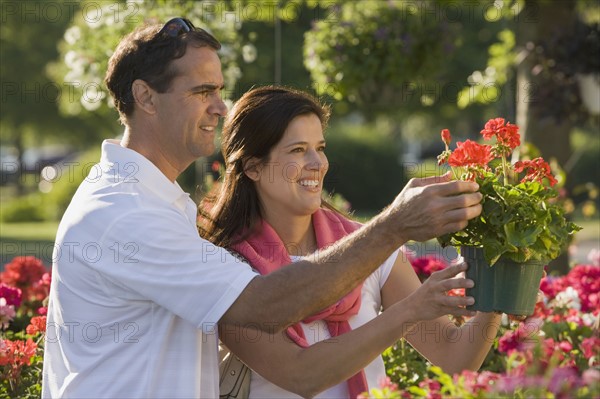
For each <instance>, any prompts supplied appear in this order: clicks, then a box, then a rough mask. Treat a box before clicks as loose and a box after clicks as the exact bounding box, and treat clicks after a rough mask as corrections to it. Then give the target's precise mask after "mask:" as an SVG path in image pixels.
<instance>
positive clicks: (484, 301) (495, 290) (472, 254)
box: [460, 247, 544, 316]
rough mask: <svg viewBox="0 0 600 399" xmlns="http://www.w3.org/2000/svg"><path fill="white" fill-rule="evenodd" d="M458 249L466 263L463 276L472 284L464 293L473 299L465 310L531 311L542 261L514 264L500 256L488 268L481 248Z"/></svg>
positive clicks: (542, 268) (535, 298)
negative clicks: (471, 303)
mask: <svg viewBox="0 0 600 399" xmlns="http://www.w3.org/2000/svg"><path fill="white" fill-rule="evenodd" d="M460 251H461V255H462V256H463V257H464V258H465V261H466V262H467V263H468V264H469V268H468V269H467V272H466V275H467V277H468V278H470V279H472V280H473V281H474V283H475V286H474V287H473V288H471V289H467V290H466V294H467V296H472V297H473V298H474V299H475V304H474V305H472V306H469V307H467V308H468V309H472V310H478V311H481V312H491V311H497V312H503V313H507V314H511V315H519V316H529V315H531V314H533V310H534V308H535V303H536V301H537V294H538V291H539V288H540V281H541V279H542V276H543V274H544V264H543V263H542V262H539V261H527V262H524V263H517V262H513V261H512V260H510V259H505V258H502V257H501V258H500V259H499V260H498V261H497V262H496V263H495V264H494V266H492V267H490V265H489V264H488V262H487V261H486V260H485V258H484V256H483V248H475V247H461V249H460Z"/></svg>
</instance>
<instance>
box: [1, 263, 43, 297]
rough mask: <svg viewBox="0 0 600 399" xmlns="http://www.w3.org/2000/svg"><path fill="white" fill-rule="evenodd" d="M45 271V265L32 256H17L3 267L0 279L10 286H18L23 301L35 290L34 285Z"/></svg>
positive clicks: (33, 293)
mask: <svg viewBox="0 0 600 399" xmlns="http://www.w3.org/2000/svg"><path fill="white" fill-rule="evenodd" d="M44 273H46V267H45V266H44V264H43V263H42V261H41V260H39V259H38V258H36V257H34V256H17V257H15V258H14V259H13V260H12V261H11V262H10V263H8V264H7V265H6V266H5V267H4V271H3V272H2V273H0V281H2V282H3V283H5V284H6V285H9V286H11V287H17V288H20V289H21V291H22V294H23V295H22V298H23V300H24V301H28V300H30V299H31V298H30V297H31V296H32V295H35V294H36V292H35V290H34V287H36V286H37V283H38V282H39V281H40V279H41V278H42V276H43V275H44Z"/></svg>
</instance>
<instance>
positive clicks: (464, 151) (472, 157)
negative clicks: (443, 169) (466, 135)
mask: <svg viewBox="0 0 600 399" xmlns="http://www.w3.org/2000/svg"><path fill="white" fill-rule="evenodd" d="M492 159H494V157H493V156H492V154H491V148H490V146H488V145H481V144H477V143H476V142H474V141H471V140H467V141H465V142H464V143H462V142H460V141H459V142H457V143H456V150H454V151H453V152H452V155H450V158H449V159H448V164H449V165H450V166H486V165H487V164H488V162H490V161H491V160H492Z"/></svg>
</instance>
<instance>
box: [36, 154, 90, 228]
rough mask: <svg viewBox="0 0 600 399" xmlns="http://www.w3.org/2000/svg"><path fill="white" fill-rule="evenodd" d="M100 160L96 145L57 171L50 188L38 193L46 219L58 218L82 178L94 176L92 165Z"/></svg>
mask: <svg viewBox="0 0 600 399" xmlns="http://www.w3.org/2000/svg"><path fill="white" fill-rule="evenodd" d="M99 161H100V147H99V146H96V147H94V148H92V149H90V150H88V151H86V152H84V153H82V154H81V155H80V156H79V157H77V159H75V160H74V161H73V162H72V163H71V164H70V165H69V168H64V169H62V170H60V171H59V175H58V177H57V179H56V181H54V182H53V183H51V189H50V191H49V192H48V193H46V194H40V195H41V196H42V199H43V204H44V208H45V212H46V219H48V220H59V219H60V218H61V217H62V215H63V213H64V212H65V210H66V209H67V206H69V203H70V202H71V199H72V198H73V195H75V192H76V191H77V188H78V187H79V185H80V184H81V182H83V180H84V179H85V178H86V177H87V176H88V174H89V173H90V172H91V173H92V177H91V178H92V179H94V178H95V177H94V176H95V169H94V170H92V168H93V166H94V165H95V164H97V163H98V162H99Z"/></svg>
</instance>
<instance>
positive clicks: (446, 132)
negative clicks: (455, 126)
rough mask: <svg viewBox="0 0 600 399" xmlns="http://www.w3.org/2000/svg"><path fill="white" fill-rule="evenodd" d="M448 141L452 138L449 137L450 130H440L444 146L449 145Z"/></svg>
mask: <svg viewBox="0 0 600 399" xmlns="http://www.w3.org/2000/svg"><path fill="white" fill-rule="evenodd" d="M450 140H452V136H450V130H448V129H442V141H443V142H444V144H446V147H447V146H449V145H450Z"/></svg>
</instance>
